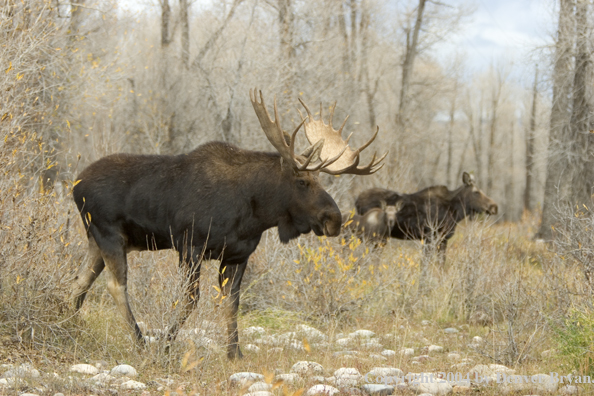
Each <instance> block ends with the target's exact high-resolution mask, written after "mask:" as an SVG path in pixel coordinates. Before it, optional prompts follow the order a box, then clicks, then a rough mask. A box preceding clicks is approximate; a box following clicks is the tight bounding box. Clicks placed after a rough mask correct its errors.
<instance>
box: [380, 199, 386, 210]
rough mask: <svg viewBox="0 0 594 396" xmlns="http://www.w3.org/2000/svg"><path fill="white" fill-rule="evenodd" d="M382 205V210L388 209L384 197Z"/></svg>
mask: <svg viewBox="0 0 594 396" xmlns="http://www.w3.org/2000/svg"><path fill="white" fill-rule="evenodd" d="M380 206H381V208H382V210H384V211H385V210H386V201H384V200H383V199H382V200H381V201H380Z"/></svg>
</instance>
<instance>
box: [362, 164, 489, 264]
mask: <svg viewBox="0 0 594 396" xmlns="http://www.w3.org/2000/svg"><path fill="white" fill-rule="evenodd" d="M462 183H463V185H462V186H461V187H459V188H457V189H456V190H453V191H450V190H448V188H447V187H446V186H433V187H427V188H425V189H423V190H421V191H418V192H416V193H413V194H402V195H400V194H397V193H395V192H394V191H390V190H385V189H379V188H376V189H370V190H366V191H363V192H362V193H361V194H360V195H359V197H358V198H357V201H356V207H357V211H359V209H360V208H366V209H367V210H369V209H368V208H370V207H379V206H380V205H381V204H380V202H381V200H384V199H386V197H390V199H392V200H394V201H395V202H400V204H401V206H400V210H399V211H398V213H397V215H396V225H395V226H394V227H393V228H392V232H391V236H392V238H397V239H412V240H421V239H424V240H425V241H427V242H428V243H431V242H436V244H437V246H438V250H439V252H440V254H441V255H442V259H445V251H446V248H447V244H448V239H450V238H451V237H452V236H453V235H454V231H455V230H456V225H457V224H458V223H459V222H460V221H462V220H463V219H464V218H465V217H466V216H474V215H475V214H477V213H483V212H486V213H487V214H497V204H496V203H495V202H494V201H493V200H492V199H491V198H489V197H488V196H487V195H485V193H483V192H482V191H481V190H480V189H479V188H478V187H477V185H476V184H475V181H474V177H473V176H472V175H470V174H468V173H466V172H464V174H463V175H462Z"/></svg>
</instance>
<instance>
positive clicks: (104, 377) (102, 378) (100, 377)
mask: <svg viewBox="0 0 594 396" xmlns="http://www.w3.org/2000/svg"><path fill="white" fill-rule="evenodd" d="M113 380H115V377H112V376H111V375H109V374H107V373H99V374H97V375H95V376H94V377H91V378H89V381H93V382H97V383H100V384H108V383H110V382H111V381H113Z"/></svg>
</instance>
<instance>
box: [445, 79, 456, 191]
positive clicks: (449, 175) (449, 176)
mask: <svg viewBox="0 0 594 396" xmlns="http://www.w3.org/2000/svg"><path fill="white" fill-rule="evenodd" d="M457 95H458V79H455V81H454V92H453V93H452V103H451V106H450V122H449V125H448V159H447V163H446V181H447V185H448V188H451V187H452V155H453V152H452V151H453V147H454V136H453V135H454V123H455V120H454V118H455V117H456V97H457Z"/></svg>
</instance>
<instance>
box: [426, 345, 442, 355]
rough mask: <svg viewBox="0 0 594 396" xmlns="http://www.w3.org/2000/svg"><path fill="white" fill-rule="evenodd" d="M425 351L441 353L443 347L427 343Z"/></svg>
mask: <svg viewBox="0 0 594 396" xmlns="http://www.w3.org/2000/svg"><path fill="white" fill-rule="evenodd" d="M427 352H436V353H441V352H443V347H442V346H439V345H429V346H428V347H427Z"/></svg>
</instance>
